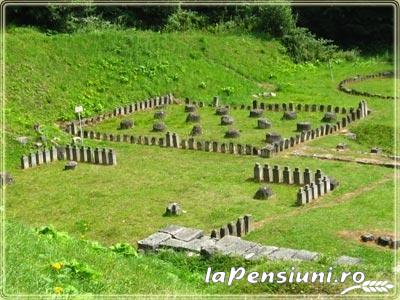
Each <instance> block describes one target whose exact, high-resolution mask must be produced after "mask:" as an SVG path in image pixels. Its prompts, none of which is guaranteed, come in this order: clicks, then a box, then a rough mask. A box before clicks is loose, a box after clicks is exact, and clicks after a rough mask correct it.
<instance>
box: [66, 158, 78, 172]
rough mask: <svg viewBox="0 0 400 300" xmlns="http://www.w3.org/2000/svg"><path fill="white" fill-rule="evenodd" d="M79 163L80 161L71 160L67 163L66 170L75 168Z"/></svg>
mask: <svg viewBox="0 0 400 300" xmlns="http://www.w3.org/2000/svg"><path fill="white" fill-rule="evenodd" d="M77 165H78V163H77V162H76V161H73V160H71V161H69V162H67V163H66V164H65V166H64V170H75V168H76V166H77Z"/></svg>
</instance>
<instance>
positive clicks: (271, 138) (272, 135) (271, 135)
mask: <svg viewBox="0 0 400 300" xmlns="http://www.w3.org/2000/svg"><path fill="white" fill-rule="evenodd" d="M281 140H282V137H281V135H280V134H279V133H276V132H268V133H267V134H266V135H265V141H266V142H267V143H268V144H273V143H275V142H280V141H281Z"/></svg>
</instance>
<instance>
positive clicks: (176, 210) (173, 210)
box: [165, 202, 182, 216]
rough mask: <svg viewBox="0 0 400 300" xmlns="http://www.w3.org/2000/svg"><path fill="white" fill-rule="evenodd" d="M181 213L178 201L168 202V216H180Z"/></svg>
mask: <svg viewBox="0 0 400 300" xmlns="http://www.w3.org/2000/svg"><path fill="white" fill-rule="evenodd" d="M181 214H182V209H181V206H180V205H179V204H178V203H176V202H174V203H170V204H168V206H167V208H166V209H165V215H166V216H179V215H181Z"/></svg>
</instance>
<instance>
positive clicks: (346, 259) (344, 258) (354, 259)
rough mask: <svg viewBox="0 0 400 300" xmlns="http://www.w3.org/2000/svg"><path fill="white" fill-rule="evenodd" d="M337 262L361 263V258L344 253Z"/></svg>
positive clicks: (340, 263)
mask: <svg viewBox="0 0 400 300" xmlns="http://www.w3.org/2000/svg"><path fill="white" fill-rule="evenodd" d="M335 263H336V264H338V265H359V264H361V259H360V258H357V257H350V256H345V255H343V256H340V257H339V258H338V259H337V260H336V262H335Z"/></svg>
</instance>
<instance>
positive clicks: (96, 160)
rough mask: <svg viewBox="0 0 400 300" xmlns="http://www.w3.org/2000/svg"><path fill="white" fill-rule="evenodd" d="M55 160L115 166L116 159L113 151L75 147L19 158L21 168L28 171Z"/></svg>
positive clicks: (39, 151)
mask: <svg viewBox="0 0 400 300" xmlns="http://www.w3.org/2000/svg"><path fill="white" fill-rule="evenodd" d="M57 160H73V161H76V162H87V163H92V164H100V165H116V164H117V157H116V154H115V151H114V150H113V149H106V148H91V147H84V146H82V147H77V146H70V145H66V146H65V147H54V146H53V147H52V148H50V149H46V148H44V149H41V150H37V151H36V152H34V153H29V154H28V155H23V156H22V157H21V168H22V169H28V168H33V167H36V166H38V165H42V164H47V163H50V162H53V161H57Z"/></svg>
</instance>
